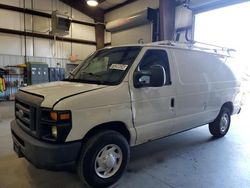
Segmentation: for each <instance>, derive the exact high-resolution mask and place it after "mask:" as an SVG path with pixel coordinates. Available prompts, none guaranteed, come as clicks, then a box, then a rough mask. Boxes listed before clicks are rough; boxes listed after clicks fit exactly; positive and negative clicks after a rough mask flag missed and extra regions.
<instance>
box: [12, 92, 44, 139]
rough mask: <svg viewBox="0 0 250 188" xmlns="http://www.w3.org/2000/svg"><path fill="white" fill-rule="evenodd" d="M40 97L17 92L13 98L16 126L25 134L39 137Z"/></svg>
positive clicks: (41, 99)
mask: <svg viewBox="0 0 250 188" xmlns="http://www.w3.org/2000/svg"><path fill="white" fill-rule="evenodd" d="M42 101H43V98H42V97H38V96H34V95H32V94H28V93H24V92H21V91H19V92H17V94H16V97H15V116H16V121H17V124H18V125H19V126H20V127H21V128H22V129H24V130H25V131H26V132H27V133H29V134H31V135H33V136H36V137H38V136H39V129H38V127H39V121H38V118H39V117H38V116H39V110H40V105H41V102H42Z"/></svg>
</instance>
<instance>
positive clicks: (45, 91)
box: [20, 81, 108, 108]
mask: <svg viewBox="0 0 250 188" xmlns="http://www.w3.org/2000/svg"><path fill="white" fill-rule="evenodd" d="M105 87H108V86H104V85H96V84H85V83H77V82H67V81H59V82H51V83H46V84H38V85H33V86H28V87H24V88H21V89H20V90H21V91H24V92H27V93H31V94H35V95H40V96H42V97H44V101H43V102H42V106H43V107H48V108H52V107H53V105H54V104H55V103H56V102H58V101H59V100H61V99H62V98H67V97H70V96H73V95H77V94H81V93H85V92H90V91H94V90H98V89H102V88H105Z"/></svg>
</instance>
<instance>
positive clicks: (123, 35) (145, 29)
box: [105, 0, 159, 45]
mask: <svg viewBox="0 0 250 188" xmlns="http://www.w3.org/2000/svg"><path fill="white" fill-rule="evenodd" d="M148 7H150V8H159V0H154V1H152V0H138V1H135V2H133V3H130V4H128V5H126V6H123V7H121V8H118V9H115V10H113V11H111V12H108V13H106V14H105V22H110V21H114V20H117V19H119V18H126V17H128V16H130V15H133V14H136V13H138V12H141V11H143V10H145V9H147V8H148ZM128 10H129V11H128ZM109 36H110V39H109V40H111V44H112V45H119V44H131V43H138V41H143V42H144V43H148V42H151V41H152V26H151V24H145V25H140V26H137V27H134V28H131V29H126V30H123V31H119V32H114V33H111V34H110V35H109Z"/></svg>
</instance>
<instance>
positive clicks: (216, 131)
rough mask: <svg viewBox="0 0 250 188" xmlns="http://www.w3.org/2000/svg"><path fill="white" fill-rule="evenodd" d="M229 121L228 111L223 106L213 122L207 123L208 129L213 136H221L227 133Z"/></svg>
mask: <svg viewBox="0 0 250 188" xmlns="http://www.w3.org/2000/svg"><path fill="white" fill-rule="evenodd" d="M230 122H231V117H230V111H229V109H228V108H225V107H223V108H222V109H221V111H220V114H219V115H218V117H217V118H216V119H215V120H214V122H212V123H210V124H209V131H210V133H211V134H212V135H213V136H214V137H215V138H221V137H223V136H225V135H226V134H227V132H228V130H229V127H230Z"/></svg>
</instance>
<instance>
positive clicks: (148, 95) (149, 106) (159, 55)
mask: <svg viewBox="0 0 250 188" xmlns="http://www.w3.org/2000/svg"><path fill="white" fill-rule="evenodd" d="M154 65H160V66H162V67H164V69H165V72H166V81H165V84H164V85H163V86H161V87H151V86H147V87H142V88H135V87H134V82H133V79H134V76H133V75H134V73H135V72H136V71H150V67H152V66H154ZM131 71H132V72H131V73H130V79H129V82H130V84H129V85H130V94H131V101H132V112H133V118H134V126H135V129H136V131H137V144H140V143H144V142H147V141H150V140H154V139H157V138H161V137H164V136H167V135H169V134H170V133H171V129H172V126H173V122H174V117H175V104H174V103H175V101H174V100H175V89H174V86H173V84H172V83H171V66H170V64H169V58H168V53H167V50H166V49H158V48H157V49H144V55H143V57H142V58H141V60H140V61H139V63H138V64H137V65H136V67H134V69H131ZM141 80H144V81H145V79H141Z"/></svg>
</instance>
